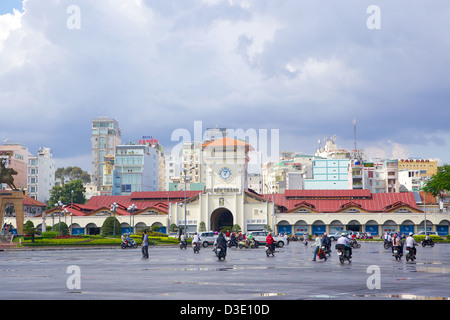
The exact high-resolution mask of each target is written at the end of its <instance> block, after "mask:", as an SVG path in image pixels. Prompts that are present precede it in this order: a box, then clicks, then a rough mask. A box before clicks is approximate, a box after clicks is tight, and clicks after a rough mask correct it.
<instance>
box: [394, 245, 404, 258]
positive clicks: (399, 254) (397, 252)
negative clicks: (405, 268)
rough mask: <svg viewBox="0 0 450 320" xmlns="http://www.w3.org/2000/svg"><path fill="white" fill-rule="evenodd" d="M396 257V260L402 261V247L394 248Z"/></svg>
mask: <svg viewBox="0 0 450 320" xmlns="http://www.w3.org/2000/svg"><path fill="white" fill-rule="evenodd" d="M394 257H395V260H401V258H402V250H401V247H394Z"/></svg>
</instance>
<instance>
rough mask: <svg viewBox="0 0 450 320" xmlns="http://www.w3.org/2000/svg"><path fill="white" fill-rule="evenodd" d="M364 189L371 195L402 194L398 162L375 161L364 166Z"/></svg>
mask: <svg viewBox="0 0 450 320" xmlns="http://www.w3.org/2000/svg"><path fill="white" fill-rule="evenodd" d="M363 189H369V190H370V192H371V193H388V192H400V183H399V177H398V162H397V160H388V159H385V160H381V159H375V161H372V162H365V163H364V164H363Z"/></svg>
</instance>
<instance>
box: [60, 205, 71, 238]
mask: <svg viewBox="0 0 450 320" xmlns="http://www.w3.org/2000/svg"><path fill="white" fill-rule="evenodd" d="M62 213H63V214H64V223H66V216H67V214H68V213H69V214H70V212H69V210H67V208H64V210H63V211H62ZM71 224H72V223H71ZM71 234H72V232H71Z"/></svg>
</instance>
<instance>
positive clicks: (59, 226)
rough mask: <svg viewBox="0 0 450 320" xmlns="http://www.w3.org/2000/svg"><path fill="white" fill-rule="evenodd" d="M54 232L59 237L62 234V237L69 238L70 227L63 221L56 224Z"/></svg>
mask: <svg viewBox="0 0 450 320" xmlns="http://www.w3.org/2000/svg"><path fill="white" fill-rule="evenodd" d="M61 218H62V217H61ZM58 219H59V218H58ZM60 229H61V231H60ZM53 231H55V232H57V233H58V235H59V234H61V235H62V236H67V235H68V234H69V226H68V225H67V224H66V223H65V222H63V221H61V222H58V223H55V225H54V226H53Z"/></svg>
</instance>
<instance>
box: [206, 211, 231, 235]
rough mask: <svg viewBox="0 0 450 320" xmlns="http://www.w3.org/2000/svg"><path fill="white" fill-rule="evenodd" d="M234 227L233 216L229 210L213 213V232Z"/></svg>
mask: <svg viewBox="0 0 450 320" xmlns="http://www.w3.org/2000/svg"><path fill="white" fill-rule="evenodd" d="M232 226H233V214H232V213H231V211H230V210H228V209H227V208H217V209H216V210H214V211H213V213H211V231H220V230H221V229H222V228H223V227H230V229H231V227H232Z"/></svg>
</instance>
